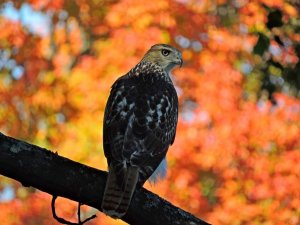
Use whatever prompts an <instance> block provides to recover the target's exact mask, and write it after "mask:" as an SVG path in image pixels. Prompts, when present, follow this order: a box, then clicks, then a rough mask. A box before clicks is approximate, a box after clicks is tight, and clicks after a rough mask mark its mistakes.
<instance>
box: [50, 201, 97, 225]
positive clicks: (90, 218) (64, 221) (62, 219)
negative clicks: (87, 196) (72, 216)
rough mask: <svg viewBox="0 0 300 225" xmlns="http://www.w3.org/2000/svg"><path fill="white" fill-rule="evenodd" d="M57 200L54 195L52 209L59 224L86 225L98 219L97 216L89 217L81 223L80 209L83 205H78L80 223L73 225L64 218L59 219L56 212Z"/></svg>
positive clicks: (73, 224)
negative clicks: (85, 224)
mask: <svg viewBox="0 0 300 225" xmlns="http://www.w3.org/2000/svg"><path fill="white" fill-rule="evenodd" d="M56 199H57V196H55V195H53V196H52V201H51V209H52V216H53V218H54V219H56V220H57V221H58V222H59V223H61V224H67V225H83V224H84V223H86V222H88V221H90V220H92V219H94V218H96V215H92V216H90V217H88V218H87V219H85V220H84V221H81V219H80V207H81V205H82V204H81V203H80V202H79V203H78V210H77V216H78V223H73V222H70V221H67V220H65V219H64V218H61V217H58V216H57V215H56V211H55V201H56Z"/></svg>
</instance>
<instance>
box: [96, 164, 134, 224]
mask: <svg viewBox="0 0 300 225" xmlns="http://www.w3.org/2000/svg"><path fill="white" fill-rule="evenodd" d="M138 175H139V171H138V167H136V166H130V167H128V168H127V172H126V177H125V179H124V185H123V188H122V187H120V185H119V183H118V182H117V176H116V173H115V171H114V169H113V168H110V169H109V173H108V178H107V181H106V187H105V190H104V196H103V200H102V205H101V208H102V210H103V212H104V213H105V214H107V215H109V216H111V217H113V218H121V217H122V216H124V215H125V214H126V212H127V209H128V207H129V205H130V201H131V198H132V195H133V193H134V190H135V186H136V183H137V181H138Z"/></svg>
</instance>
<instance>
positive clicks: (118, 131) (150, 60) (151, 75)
mask: <svg viewBox="0 0 300 225" xmlns="http://www.w3.org/2000/svg"><path fill="white" fill-rule="evenodd" d="M176 65H180V66H181V65H182V56H181V52H180V51H179V50H178V49H176V48H174V47H172V46H170V45H166V44H156V45H154V46H152V47H151V48H150V50H149V51H148V52H147V53H146V54H145V56H144V57H143V59H142V60H141V62H139V63H138V64H137V65H136V66H135V67H134V68H133V69H131V70H130V71H129V72H128V73H127V74H125V75H124V76H122V77H120V78H119V79H117V81H116V82H115V83H114V84H113V86H112V89H111V92H110V96H109V98H108V101H107V105H106V109H105V115H104V126H103V140H104V141H103V142H104V153H105V156H106V158H107V162H108V170H109V172H108V178H107V182H106V187H105V191H104V196H103V201H102V210H103V212H104V213H106V214H107V215H109V216H111V217H114V218H120V217H122V216H123V215H124V214H125V213H126V211H127V209H128V207H129V204H130V201H131V198H132V195H133V193H134V190H135V188H136V187H141V186H143V184H144V183H145V182H146V180H147V179H148V178H149V177H150V176H151V175H152V174H154V175H155V176H163V175H164V173H165V169H164V166H165V156H166V153H167V151H168V148H169V146H170V145H171V144H172V143H173V142H174V138H175V133H176V126H177V118H178V98H177V94H176V91H175V88H174V85H173V83H172V81H171V79H170V74H169V73H170V71H171V70H172V69H173V68H174V67H175V66H176ZM160 164H161V165H160ZM159 165H160V166H159ZM158 167H159V168H162V170H161V171H157V168H158ZM153 179H154V180H155V179H156V178H155V177H154V178H153Z"/></svg>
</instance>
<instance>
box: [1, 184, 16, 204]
mask: <svg viewBox="0 0 300 225" xmlns="http://www.w3.org/2000/svg"><path fill="white" fill-rule="evenodd" d="M14 198H15V192H14V189H13V188H12V187H11V186H10V185H6V186H4V188H3V190H2V191H1V192H0V203H1V202H9V201H11V200H12V199H14Z"/></svg>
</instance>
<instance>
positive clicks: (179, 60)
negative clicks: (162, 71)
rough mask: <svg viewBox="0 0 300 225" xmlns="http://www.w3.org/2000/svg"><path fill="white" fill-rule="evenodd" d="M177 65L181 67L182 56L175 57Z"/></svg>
mask: <svg viewBox="0 0 300 225" xmlns="http://www.w3.org/2000/svg"><path fill="white" fill-rule="evenodd" d="M175 63H176V64H177V65H179V67H180V68H181V67H182V63H183V60H182V58H177V60H176V62H175Z"/></svg>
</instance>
